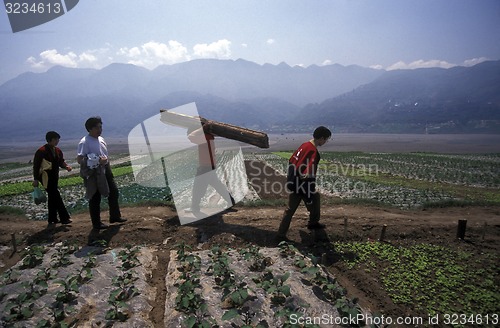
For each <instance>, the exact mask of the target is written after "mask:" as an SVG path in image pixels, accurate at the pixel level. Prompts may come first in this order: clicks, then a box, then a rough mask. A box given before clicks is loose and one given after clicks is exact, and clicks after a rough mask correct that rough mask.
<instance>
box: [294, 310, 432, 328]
mask: <svg viewBox="0 0 500 328" xmlns="http://www.w3.org/2000/svg"><path fill="white" fill-rule="evenodd" d="M289 321H290V323H291V324H292V325H331V326H333V325H337V326H351V327H358V326H372V325H374V326H378V327H385V326H388V325H412V326H421V325H423V324H424V323H427V322H428V320H427V318H426V319H424V318H423V317H397V318H392V317H388V316H384V315H382V316H371V315H368V314H364V313H359V314H357V315H354V316H353V315H348V316H344V317H340V316H334V315H331V314H323V315H321V316H318V317H307V316H301V315H299V314H292V315H290V317H289Z"/></svg>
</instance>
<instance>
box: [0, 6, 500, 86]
mask: <svg viewBox="0 0 500 328" xmlns="http://www.w3.org/2000/svg"><path fill="white" fill-rule="evenodd" d="M0 8H1V9H2V10H0V84H2V83H4V82H5V81H7V80H9V79H11V78H14V77H15V76H17V75H19V74H21V73H23V72H26V71H32V72H44V71H46V70H47V69H49V68H50V67H52V66H54V65H63V66H67V67H90V68H97V69H99V68H102V67H105V66H107V65H109V64H111V63H115V62H119V63H132V64H136V65H140V66H144V67H146V68H148V69H154V68H155V67H157V66H158V65H162V64H174V63H178V62H183V61H187V60H193V59H198V58H219V59H238V58H243V59H246V60H250V61H254V62H256V63H259V64H264V63H271V64H279V63H280V62H286V63H287V64H289V65H291V66H294V65H301V66H304V67H307V66H309V65H313V64H315V65H328V64H336V63H338V64H341V65H352V64H354V65H360V66H364V67H374V68H381V69H388V70H390V69H397V68H419V67H445V68H447V67H452V66H455V65H466V66H467V65H472V64H475V63H478V62H481V61H484V60H499V59H500V0H302V1H299V0H171V1H169V0H141V1H127V0H80V2H79V3H78V5H77V6H76V7H75V8H74V9H73V10H71V11H70V12H68V13H66V14H65V15H63V16H61V17H59V18H57V19H55V20H53V21H50V22H48V23H45V24H43V25H40V26H38V27H34V28H32V29H29V30H26V31H22V32H18V33H12V30H11V28H10V25H9V21H8V17H7V14H6V12H5V10H4V7H0Z"/></svg>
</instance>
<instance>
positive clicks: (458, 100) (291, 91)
mask: <svg viewBox="0 0 500 328" xmlns="http://www.w3.org/2000/svg"><path fill="white" fill-rule="evenodd" d="M193 101H194V102H196V104H197V106H198V109H199V112H200V115H202V116H204V117H207V118H210V119H214V120H218V121H223V122H227V123H232V124H237V125H241V126H246V127H250V128H255V129H259V130H264V131H270V132H273V131H274V132H296V131H310V129H311V128H313V127H314V126H315V125H319V124H322V125H327V126H330V127H332V128H333V129H334V131H344V132H345V131H347V132H416V133H424V132H428V133H500V123H499V122H500V61H492V62H484V63H481V64H478V65H476V66H473V67H454V68H450V69H439V68H432V69H416V70H397V71H384V70H375V69H370V68H363V67H359V66H341V65H338V64H335V65H327V66H314V65H313V66H309V67H307V68H303V67H298V66H295V67H291V66H289V65H287V64H285V63H281V64H279V65H271V64H264V65H259V64H256V63H253V62H249V61H245V60H242V59H238V60H215V59H200V60H193V61H189V62H184V63H180V64H174V65H163V66H159V67H157V68H156V69H154V70H147V69H145V68H141V67H138V66H134V65H129V64H111V65H109V66H107V67H105V68H103V69H100V70H97V69H77V68H65V67H60V66H56V67H53V68H51V69H49V70H48V71H47V72H44V73H32V72H29V73H24V74H21V75H19V76H18V77H16V78H14V79H12V80H9V81H7V82H6V83H4V84H3V85H1V86H0V109H1V112H2V120H1V121H0V137H1V138H2V140H5V141H12V140H34V139H40V136H41V135H44V134H45V132H46V131H48V130H56V131H58V132H59V133H60V134H61V135H63V136H64V137H65V138H77V137H81V136H82V135H84V134H85V133H86V131H85V129H84V126H83V124H84V122H85V120H86V118H88V117H90V116H94V115H99V116H101V117H102V118H103V121H104V128H105V135H106V136H117V137H123V136H127V135H128V132H129V131H130V130H131V129H132V128H133V127H134V126H135V125H137V124H139V123H140V122H142V121H143V120H145V119H147V118H149V117H151V116H153V115H155V114H158V113H159V110H160V109H165V108H174V107H176V106H180V105H183V104H186V103H189V102H193Z"/></svg>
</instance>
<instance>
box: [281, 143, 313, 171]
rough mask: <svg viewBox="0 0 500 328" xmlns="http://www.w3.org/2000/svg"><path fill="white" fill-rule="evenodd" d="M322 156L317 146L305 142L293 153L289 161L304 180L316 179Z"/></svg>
mask: <svg viewBox="0 0 500 328" xmlns="http://www.w3.org/2000/svg"><path fill="white" fill-rule="evenodd" d="M319 160H320V155H319V152H318V149H317V148H316V146H314V145H313V143H312V142H310V141H308V142H304V143H303V144H302V145H300V147H299V148H298V149H297V150H296V151H295V152H294V153H293V155H292V157H290V160H289V161H288V163H289V164H292V165H294V166H295V169H296V170H297V172H298V173H299V174H300V175H301V177H302V178H315V177H316V172H317V171H318V164H319Z"/></svg>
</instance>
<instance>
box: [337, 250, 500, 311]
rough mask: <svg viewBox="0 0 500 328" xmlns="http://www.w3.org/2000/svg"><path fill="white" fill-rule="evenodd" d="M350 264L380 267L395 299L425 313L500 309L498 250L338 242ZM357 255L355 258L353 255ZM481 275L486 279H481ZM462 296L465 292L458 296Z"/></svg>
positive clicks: (380, 274)
mask: <svg viewBox="0 0 500 328" xmlns="http://www.w3.org/2000/svg"><path fill="white" fill-rule="evenodd" d="M334 247H335V249H336V250H337V251H338V252H339V253H340V254H346V256H345V259H344V260H343V261H344V263H345V265H346V268H347V269H352V268H354V267H356V268H361V269H364V270H365V271H368V272H372V271H373V272H375V273H376V274H377V275H378V280H379V281H381V282H382V283H383V285H384V287H385V290H386V291H387V293H388V295H389V296H390V297H391V299H392V300H393V302H394V303H396V304H404V305H406V306H408V307H410V308H413V309H414V311H416V312H420V313H425V314H432V315H434V314H438V313H441V314H446V313H456V312H461V313H465V314H476V313H484V314H488V313H497V312H498V304H499V302H500V290H499V287H498V284H496V283H495V282H497V281H498V279H499V274H498V268H497V267H498V263H497V262H498V261H497V256H496V254H494V253H490V252H484V253H482V254H481V255H480V256H475V255H473V254H471V253H468V252H464V251H455V250H451V249H449V248H446V247H441V246H435V245H428V244H421V245H413V246H409V247H397V246H394V245H390V244H384V243H373V242H353V243H340V242H339V243H335V244H334ZM352 255H354V258H353V256H352ZM478 277H480V279H478ZM458 296H459V297H458Z"/></svg>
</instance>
